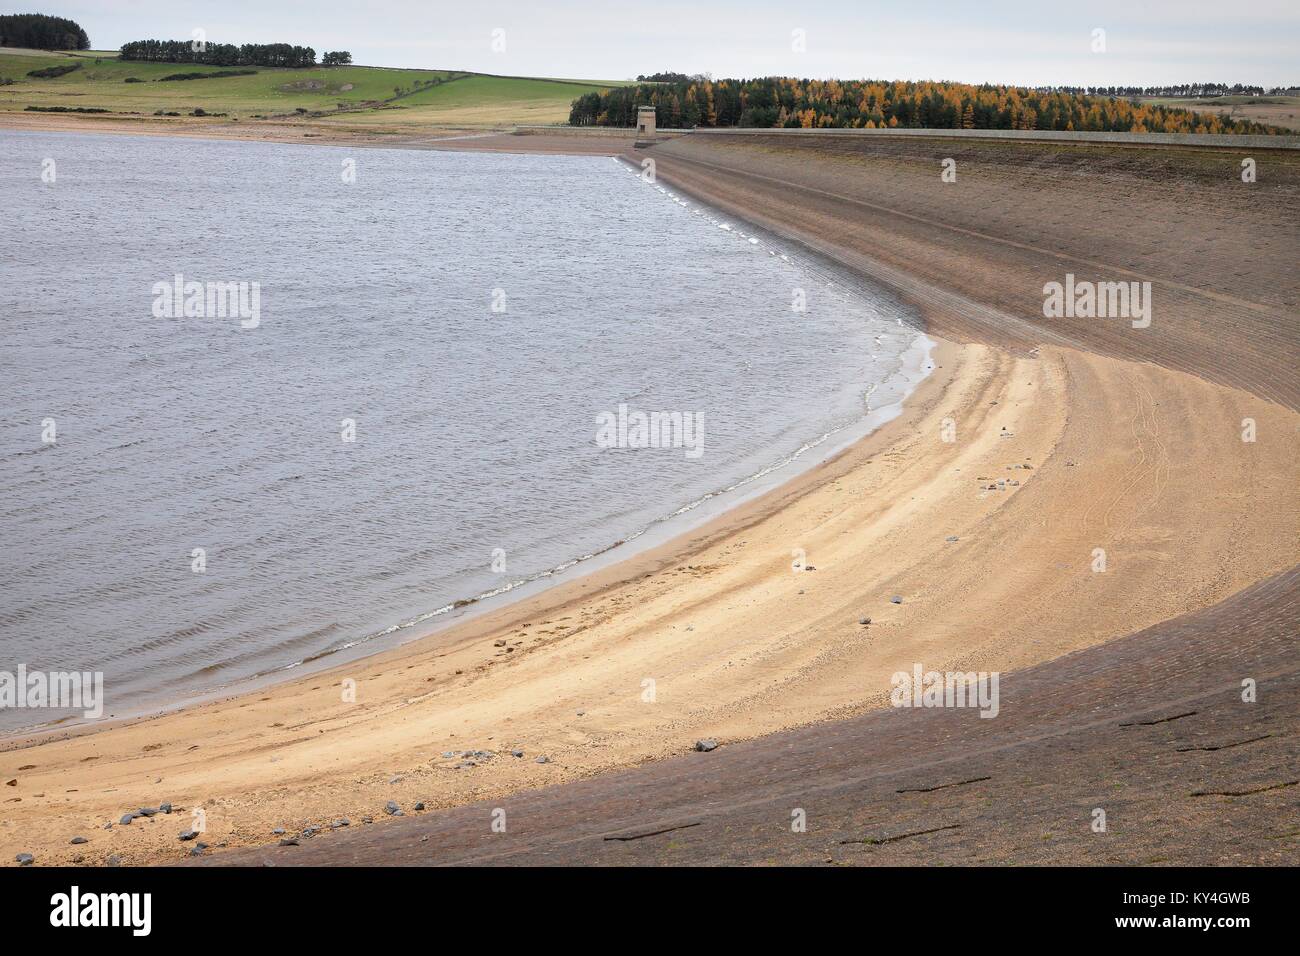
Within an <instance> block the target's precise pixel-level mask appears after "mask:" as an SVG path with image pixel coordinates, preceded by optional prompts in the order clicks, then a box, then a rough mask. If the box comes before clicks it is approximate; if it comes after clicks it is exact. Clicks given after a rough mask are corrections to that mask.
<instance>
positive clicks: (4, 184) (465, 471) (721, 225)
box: [0, 132, 923, 729]
mask: <svg viewBox="0 0 1300 956" xmlns="http://www.w3.org/2000/svg"><path fill="white" fill-rule="evenodd" d="M49 161H52V162H53V165H52V166H51V165H50V162H49ZM348 161H352V162H354V164H355V165H354V167H353V168H354V170H355V182H351V183H348V182H345V181H344V178H345V177H344V175H343V173H344V172H345V171H346V169H347V166H346V163H347V162H348ZM51 169H52V170H53V173H54V181H53V182H46V181H43V179H42V172H43V170H46V171H47V175H46V179H48V178H50V177H49V175H48V171H49V170H51ZM0 191H2V192H3V202H4V209H5V213H6V222H5V225H4V228H3V229H0V316H3V323H4V336H3V339H2V340H0V371H2V373H3V374H0V397H2V398H3V410H4V414H3V416H2V417H0V537H2V539H3V545H2V547H0V671H10V672H13V671H14V670H15V669H16V667H17V665H18V664H20V663H22V664H24V665H26V667H27V668H28V669H29V670H31V669H41V670H52V669H57V670H67V669H76V670H88V671H103V672H104V674H105V683H106V691H107V701H108V706H107V711H108V712H109V713H117V714H121V713H123V712H127V711H131V710H136V709H139V708H142V707H146V706H152V705H156V704H161V703H164V702H167V701H172V700H176V699H178V698H180V697H184V696H189V695H193V694H197V693H200V692H205V691H209V690H212V689H214V688H217V687H220V686H222V685H226V684H229V683H232V682H235V681H238V680H240V679H242V678H246V677H250V676H253V675H257V674H266V673H271V672H275V671H278V670H282V669H284V668H287V667H291V666H293V665H295V664H298V663H299V662H302V661H306V660H313V659H318V658H320V657H321V655H329V654H330V653H331V652H336V651H338V650H339V649H341V648H355V647H360V646H365V645H367V644H371V645H375V646H377V639H380V638H384V637H385V635H387V636H388V637H389V638H391V636H392V635H393V634H395V633H396V634H398V635H399V636H400V635H405V634H409V635H412V636H413V635H414V634H415V633H418V632H419V631H420V630H421V629H426V630H427V629H428V628H429V627H431V626H433V625H434V624H436V623H437V622H438V621H439V620H441V619H446V618H450V617H452V616H454V614H451V613H446V612H447V609H448V606H449V605H451V604H453V603H454V602H456V601H459V600H464V599H468V598H473V597H475V596H477V595H481V594H483V593H485V592H491V591H497V590H501V589H503V588H510V587H511V586H512V585H515V584H517V583H518V582H520V581H525V580H528V579H530V578H538V577H539V576H545V575H546V574H547V572H549V571H552V570H554V569H556V568H559V567H563V566H565V565H567V564H569V563H570V562H572V561H574V560H575V559H579V558H582V557H583V556H584V555H589V554H592V553H594V552H598V551H601V550H602V549H605V548H607V547H609V546H610V545H612V544H613V543H614V542H616V541H620V540H627V539H632V538H635V537H637V536H638V535H639V534H640V532H642V531H643V530H644V529H646V528H657V527H671V526H672V525H671V524H668V525H665V524H664V523H663V519H665V518H668V517H669V516H671V515H673V514H674V513H676V512H679V511H681V510H682V509H688V512H687V514H686V515H685V516H679V517H678V518H675V519H671V520H674V521H678V522H682V521H687V520H690V515H691V514H692V513H693V512H690V511H689V509H690V507H691V506H692V505H694V504H696V503H698V502H699V501H700V500H701V499H704V498H707V497H708V496H710V495H714V493H717V492H720V491H723V490H724V489H728V488H731V487H732V486H734V485H736V484H737V483H738V482H744V481H745V479H747V478H750V476H754V475H756V474H759V473H765V472H768V471H769V470H771V469H773V466H777V465H779V464H780V463H782V462H787V461H788V459H790V457H791V456H792V455H795V454H796V453H799V452H800V450H801V449H804V448H805V447H806V446H808V445H809V444H811V443H816V442H820V441H821V440H822V439H823V437H824V436H826V435H827V434H828V433H833V434H847V433H848V432H849V431H851V430H852V429H854V428H858V427H860V426H861V425H862V423H863V422H864V415H865V406H864V396H866V395H867V393H868V392H871V391H874V394H873V395H872V398H871V403H872V405H873V406H878V405H880V404H882V403H884V402H886V401H887V400H895V399H896V398H897V397H898V396H899V395H901V394H902V392H903V391H904V389H905V386H906V382H907V381H908V375H911V374H913V373H914V372H915V368H912V369H911V370H909V369H908V368H906V366H908V365H909V363H910V364H911V366H914V367H915V366H918V365H919V364H920V362H921V359H918V358H917V354H918V353H917V350H918V348H919V346H918V342H919V341H920V339H919V336H918V334H917V333H916V332H915V331H914V330H913V329H912V328H910V327H909V326H908V325H907V324H906V321H907V316H906V314H905V313H904V312H903V311H902V310H901V308H900V307H899V306H898V305H897V304H895V303H894V302H892V301H891V300H890V299H888V298H886V297H885V296H883V295H878V294H875V293H873V292H871V291H870V290H864V289H862V288H858V287H854V286H851V285H849V284H846V283H845V282H844V281H842V280H841V279H840V277H838V276H835V275H832V274H830V273H828V272H826V271H824V270H823V269H821V268H820V267H817V266H815V265H814V264H812V263H810V262H808V261H806V260H803V259H801V258H800V257H799V256H797V255H795V254H794V253H793V252H792V251H791V250H789V249H785V248H783V247H781V246H779V245H777V244H775V242H774V241H773V240H772V239H770V238H768V237H766V236H758V235H752V234H751V233H750V231H749V230H748V229H747V228H745V227H743V226H741V225H739V224H735V223H731V222H730V221H728V220H727V219H726V218H725V217H722V216H719V215H717V214H715V213H712V212H711V211H710V210H707V209H702V208H700V207H698V206H697V205H696V204H695V203H694V202H690V201H687V200H684V199H682V198H680V197H676V196H674V195H673V194H672V193H671V191H669V190H665V189H663V188H660V187H656V186H653V185H650V184H647V183H645V182H643V181H642V180H641V179H640V178H639V177H638V176H637V175H636V174H635V171H633V170H631V169H630V168H629V167H627V166H626V165H624V164H621V163H619V162H615V161H612V160H610V159H607V158H599V159H596V158H572V157H554V156H512V155H492V154H469V153H451V152H417V151H400V150H352V151H349V150H346V149H340V148H332V147H314V146H288V145H276V144H263V143H228V142H206V141H200V140H183V139H159V138H145V137H117V136H88V135H79V134H77V135H74V134H67V135H58V134H32V133H14V132H0ZM176 275H181V276H183V277H184V278H185V279H186V280H195V281H200V282H209V281H214V282H215V281H234V282H248V283H253V282H256V283H258V284H259V296H260V301H259V305H260V316H259V318H260V323H259V324H258V325H257V326H256V327H255V328H244V327H242V325H241V323H240V320H239V319H238V318H235V317H227V318H213V317H201V316H191V317H179V318H168V317H161V318H160V317H157V316H156V315H155V314H154V306H155V299H156V295H155V284H156V283H160V282H162V283H168V284H170V283H172V282H173V281H174V279H173V277H174V276H176ZM797 290H802V292H803V294H804V295H805V296H806V300H807V311H805V312H797V311H794V310H793V309H792V304H793V303H794V302H795V300H796V297H797V296H798V295H799V292H798V291H797ZM494 303H496V305H497V307H498V308H500V307H502V306H504V311H493V305H494ZM900 320H902V323H903V324H900ZM922 354H923V353H922ZM620 404H626V405H627V406H628V407H629V409H630V410H633V411H636V410H640V411H646V412H651V411H667V412H684V413H690V414H692V415H697V416H699V420H700V421H701V422H702V434H703V445H702V448H703V451H702V453H701V454H700V455H699V456H698V457H691V456H688V455H687V454H686V453H685V449H682V448H667V449H665V448H617V447H616V448H606V447H601V446H600V444H599V443H598V442H597V417H598V416H599V415H600V414H601V413H602V412H605V411H615V410H617V408H618V406H619V405H620ZM344 420H351V421H353V422H355V441H345V440H344V434H343V433H344V428H345V426H344V424H343V422H344ZM51 423H52V425H53V436H52V437H53V438H54V441H53V442H50V441H47V440H46V438H48V437H51V436H50V434H49V431H50V426H51ZM814 453H815V451H814V452H810V453H808V454H807V455H805V456H804V457H805V459H807V458H811V457H813V454H814ZM792 467H793V466H792V465H789V464H787V465H785V466H784V467H783V468H780V469H777V470H775V471H773V472H772V474H773V475H774V476H776V477H780V476H781V475H782V474H785V473H789V472H790V471H791V470H792ZM749 485H750V483H749V482H746V483H745V484H744V485H742V487H741V488H736V489H733V490H731V491H726V492H725V493H724V494H722V495H720V496H718V497H716V498H713V499H711V502H712V503H726V502H728V501H729V500H732V499H735V498H737V497H738V496H739V495H740V494H742V493H743V492H744V490H745V488H747V487H749ZM697 510H703V509H697ZM195 549H203V552H204V555H205V560H206V568H205V570H203V571H202V572H201V573H196V571H195V570H194V557H193V556H194V553H195ZM494 555H495V557H496V563H495V566H494ZM503 563H504V566H503ZM577 570H579V569H578V568H575V569H574V570H573V571H570V572H569V573H576V571H577ZM454 613H455V614H459V613H461V612H459V611H458V612H454ZM56 716H58V714H57V713H56V712H51V711H44V712H36V711H32V710H26V711H22V710H13V709H10V710H4V711H0V729H12V728H14V727H18V726H23V725H26V724H34V723H41V722H45V721H48V720H50V719H53V718H54V717H56Z"/></svg>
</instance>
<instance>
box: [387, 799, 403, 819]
mask: <svg viewBox="0 0 1300 956" xmlns="http://www.w3.org/2000/svg"><path fill="white" fill-rule="evenodd" d="M384 812H385V813H387V814H388V815H389V816H390V817H400V816H402V808H401V807H399V806H398V805H397V804H396V803H394V802H393V801H392V800H389V801H388V802H387V803H385V804H384Z"/></svg>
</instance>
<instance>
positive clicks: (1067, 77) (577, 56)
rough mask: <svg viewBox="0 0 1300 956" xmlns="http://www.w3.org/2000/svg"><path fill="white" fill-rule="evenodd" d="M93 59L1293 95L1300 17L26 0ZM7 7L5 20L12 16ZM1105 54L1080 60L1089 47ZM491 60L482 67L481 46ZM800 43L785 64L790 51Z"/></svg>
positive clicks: (917, 5)
mask: <svg viewBox="0 0 1300 956" xmlns="http://www.w3.org/2000/svg"><path fill="white" fill-rule="evenodd" d="M18 6H21V7H23V9H28V8H34V9H39V10H40V11H42V12H45V13H52V14H56V15H60V16H66V17H70V18H72V19H74V20H76V21H78V22H79V23H80V24H81V25H82V26H83V27H85V28H86V30H87V32H88V33H89V34H90V39H91V43H92V44H93V45H94V46H95V47H96V48H97V49H115V48H117V47H118V46H121V44H122V43H124V42H126V41H127V40H137V39H144V38H159V39H188V38H189V37H190V35H191V31H193V30H194V29H195V28H203V29H204V30H206V31H207V38H208V39H209V40H211V41H214V42H233V43H250V42H252V43H269V42H287V43H298V44H302V45H304V46H311V47H314V48H315V49H316V51H317V54H318V55H319V54H320V53H322V52H324V51H325V50H333V49H343V50H350V51H351V52H352V55H353V59H354V61H355V62H357V63H364V64H370V65H375V66H406V67H423V68H434V69H460V70H475V71H479V72H484V73H505V74H512V75H521V76H558V77H581V78H593V79H603V80H616V79H627V78H631V77H634V76H636V74H638V73H653V72H657V71H659V70H675V71H680V72H686V73H703V72H707V73H712V74H713V75H714V76H715V77H722V76H768V75H773V74H780V75H795V76H810V77H841V78H846V79H847V78H863V77H872V78H883V79H914V80H919V79H933V80H959V81H963V82H969V83H981V82H991V83H1011V84H1022V85H1027V86H1037V85H1046V84H1060V85H1107V86H1108V85H1141V86H1146V85H1156V84H1164V83H1186V82H1194V81H1214V82H1224V83H1235V82H1241V83H1253V84H1259V85H1262V86H1279V85H1289V84H1295V83H1300V0H1246V2H1235V3H1233V2H1227V3H1225V2H1222V0H1216V2H1198V0H1191V2H1184V3H1172V2H1163V3H1144V2H1142V0H1121V2H1112V0H1089V2H1074V3H1071V2H1061V0H964V2H962V0H954V2H927V0H900V2H896V0H888V2H872V0H857V2H854V0H804V2H796V0H784V2H769V0H711V2H710V0H701V2H699V3H686V2H677V0H671V2H662V0H650V2H640V3H618V2H614V0H606V2H598V0H532V2H513V0H472V2H471V0H451V2H447V0H425V2H420V0H215V2H205V0H74V2H64V0H49V2H39V0H31V2H24V3H21V4H19V5H18ZM6 7H9V9H13V7H12V6H11V5H8V4H6ZM1097 29H1101V30H1104V31H1105V52H1093V50H1092V46H1093V31H1094V30H1097ZM494 30H501V31H504V34H503V36H504V50H501V51H494V50H493V31H494ZM795 30H802V31H804V36H805V37H806V49H805V50H804V51H803V52H796V51H795V50H794V49H793V48H792V47H793V43H792V34H793V31H795Z"/></svg>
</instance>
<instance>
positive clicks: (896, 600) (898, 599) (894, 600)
mask: <svg viewBox="0 0 1300 956" xmlns="http://www.w3.org/2000/svg"><path fill="white" fill-rule="evenodd" d="M889 603H890V604H902V603H903V599H902V597H900V596H899V595H897V594H895V595H894V596H893V597H891V598H890V599H889Z"/></svg>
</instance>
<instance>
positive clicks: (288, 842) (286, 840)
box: [280, 837, 301, 846]
mask: <svg viewBox="0 0 1300 956" xmlns="http://www.w3.org/2000/svg"><path fill="white" fill-rule="evenodd" d="M280 846H301V844H300V843H299V842H298V838H297V837H283V838H282V839H281V840H280Z"/></svg>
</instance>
